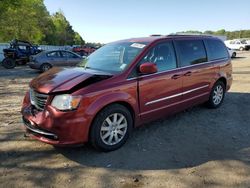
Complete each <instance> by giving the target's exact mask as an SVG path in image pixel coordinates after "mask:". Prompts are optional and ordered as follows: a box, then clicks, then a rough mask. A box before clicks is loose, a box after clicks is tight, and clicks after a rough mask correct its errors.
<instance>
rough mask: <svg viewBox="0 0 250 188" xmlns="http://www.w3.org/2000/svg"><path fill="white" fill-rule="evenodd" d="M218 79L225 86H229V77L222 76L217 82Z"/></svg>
mask: <svg viewBox="0 0 250 188" xmlns="http://www.w3.org/2000/svg"><path fill="white" fill-rule="evenodd" d="M218 81H221V82H222V83H223V84H224V85H225V87H227V79H226V78H225V77H223V76H222V77H220V78H219V79H218V80H217V81H216V82H215V83H217V82H218ZM215 83H214V84H215Z"/></svg>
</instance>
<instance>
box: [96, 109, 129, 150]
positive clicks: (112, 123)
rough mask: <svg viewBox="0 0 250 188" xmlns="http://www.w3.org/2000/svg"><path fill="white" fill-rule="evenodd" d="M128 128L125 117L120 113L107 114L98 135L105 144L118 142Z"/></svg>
mask: <svg viewBox="0 0 250 188" xmlns="http://www.w3.org/2000/svg"><path fill="white" fill-rule="evenodd" d="M127 128H128V123H127V119H126V117H125V116H124V115H123V114H121V113H113V114H111V115H109V116H108V117H107V118H106V119H105V120H104V121H103V123H102V126H101V130H100V136H101V139H102V141H103V142H104V143H105V144H107V145H110V146H111V145H115V144H118V143H119V142H120V141H121V140H122V139H123V138H124V136H125V134H126V132H127Z"/></svg>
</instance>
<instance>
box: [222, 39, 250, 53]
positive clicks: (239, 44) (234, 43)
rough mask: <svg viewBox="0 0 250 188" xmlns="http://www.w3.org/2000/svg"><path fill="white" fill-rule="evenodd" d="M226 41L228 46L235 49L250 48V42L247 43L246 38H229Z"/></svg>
mask: <svg viewBox="0 0 250 188" xmlns="http://www.w3.org/2000/svg"><path fill="white" fill-rule="evenodd" d="M224 43H225V45H226V46H227V47H228V48H231V49H233V50H240V51H243V50H249V49H250V44H247V42H246V40H239V39H235V40H227V41H225V42H224Z"/></svg>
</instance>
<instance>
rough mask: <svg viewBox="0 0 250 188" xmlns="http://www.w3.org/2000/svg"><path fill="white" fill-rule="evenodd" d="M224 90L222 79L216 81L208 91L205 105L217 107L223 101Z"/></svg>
mask: <svg viewBox="0 0 250 188" xmlns="http://www.w3.org/2000/svg"><path fill="white" fill-rule="evenodd" d="M225 92H226V86H225V84H224V83H223V82H222V81H217V82H216V83H215V84H214V86H213V89H212V90H211V92H210V96H209V100H208V102H207V106H208V107H209V108H218V107H220V106H221V104H222V103H223V100H224V97H225Z"/></svg>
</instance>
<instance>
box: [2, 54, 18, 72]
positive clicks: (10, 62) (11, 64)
mask: <svg viewBox="0 0 250 188" xmlns="http://www.w3.org/2000/svg"><path fill="white" fill-rule="evenodd" d="M2 65H3V67H4V68H6V69H13V68H15V66H16V61H15V60H14V59H11V58H8V57H7V58H5V59H4V60H3V61H2Z"/></svg>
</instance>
